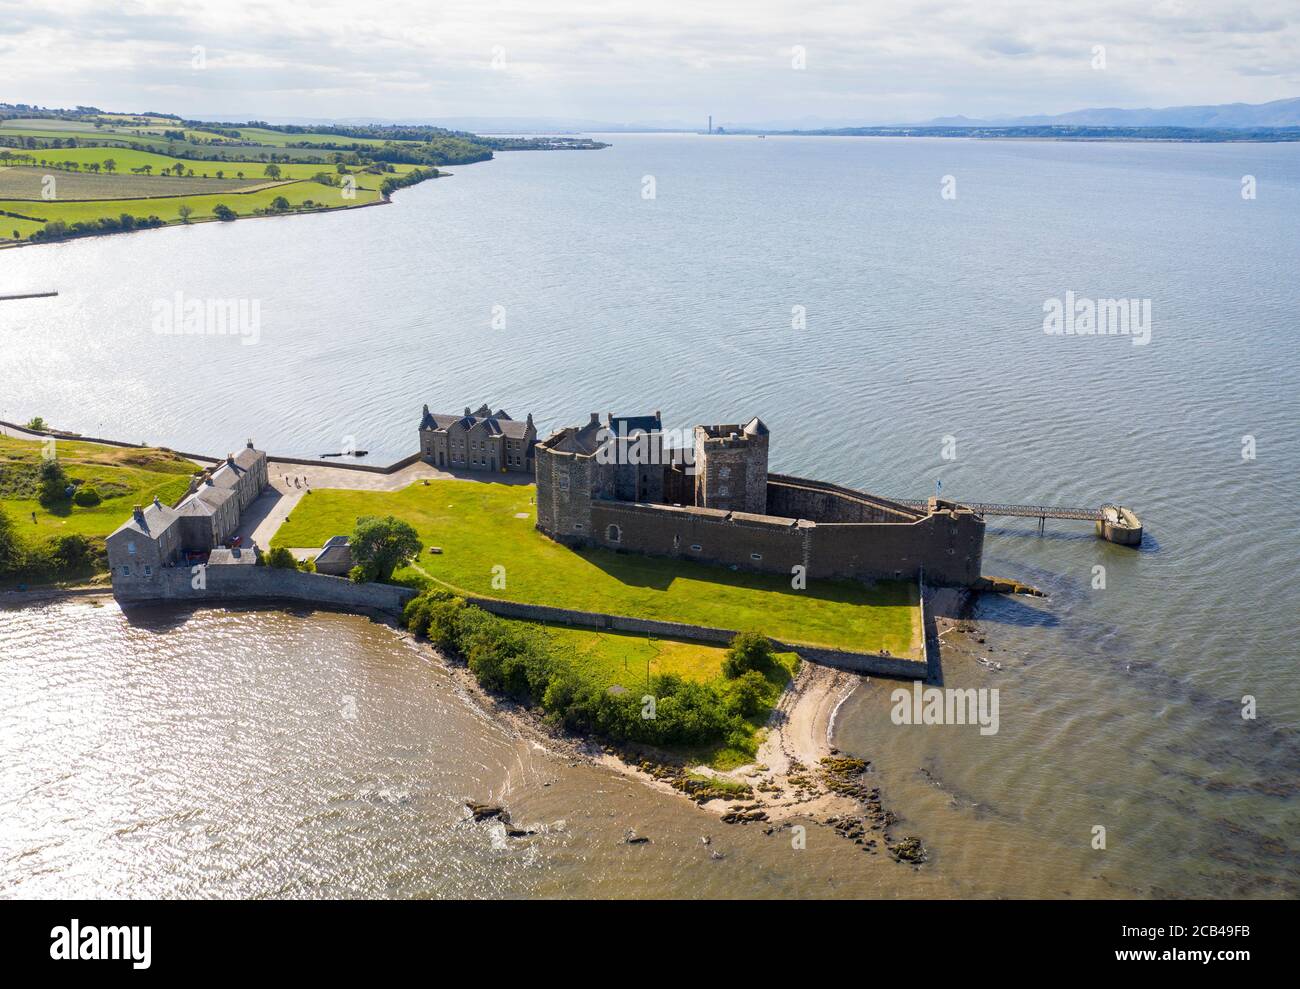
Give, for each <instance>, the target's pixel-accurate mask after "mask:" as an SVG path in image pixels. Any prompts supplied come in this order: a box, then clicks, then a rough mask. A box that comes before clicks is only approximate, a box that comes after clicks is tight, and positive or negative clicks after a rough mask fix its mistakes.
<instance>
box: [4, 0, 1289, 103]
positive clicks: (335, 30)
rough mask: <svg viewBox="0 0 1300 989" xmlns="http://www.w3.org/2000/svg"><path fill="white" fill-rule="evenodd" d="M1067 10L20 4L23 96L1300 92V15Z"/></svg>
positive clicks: (1147, 6)
mask: <svg viewBox="0 0 1300 989" xmlns="http://www.w3.org/2000/svg"><path fill="white" fill-rule="evenodd" d="M1046 6H1047V5H1043V4H1033V3H1021V2H1014V0H986V2H968V3H960V4H951V3H935V2H923V0H912V2H907V0H902V2H888V3H886V2H878V0H877V2H866V3H863V2H860V0H859V2H839V0H812V2H803V3H798V2H794V0H785V2H773V0H750V2H743V3H742V2H712V3H709V2H699V0H696V2H690V3H686V2H680V0H663V2H658V3H653V4H650V3H645V2H644V0H637V2H630V0H604V2H599V3H596V2H590V3H588V2H575V0H548V2H545V3H541V2H536V0H532V2H515V0H502V2H496V3H493V2H482V0H443V2H441V3H438V4H435V5H429V4H427V3H424V2H411V0H391V2H385V3H383V4H379V5H366V4H359V3H355V2H336V0H327V2H323V3H320V2H312V3H306V2H303V0H285V2H282V3H275V4H268V3H255V2H244V0H216V2H195V0H172V2H159V0H130V2H121V3H117V4H115V5H114V4H105V3H102V2H89V0H0V52H3V57H4V65H5V75H6V78H7V79H8V81H9V86H10V87H12V88H11V89H10V90H9V91H8V92H6V93H5V94H3V98H4V99H7V100H9V101H14V102H31V103H40V104H44V105H70V104H76V103H83V104H85V103H93V104H96V105H101V106H105V107H113V108H122V109H161V110H172V111H174V112H178V113H182V114H185V115H190V116H202V115H204V114H220V113H251V114H256V115H260V116H290V115H297V116H305V117H353V116H374V117H390V118H391V117H436V116H460V115H479V116H487V115H498V114H499V115H511V116H527V115H536V116H552V117H554V116H561V115H563V116H573V117H585V118H593V119H603V120H611V121H626V120H648V119H653V118H675V119H690V120H695V119H698V118H701V117H702V116H703V115H704V114H705V113H708V112H713V114H714V116H715V118H716V119H719V120H725V121H733V122H743V121H757V120H770V119H794V118H802V117H819V118H823V119H830V120H836V119H838V120H853V121H858V122H863V123H871V122H881V121H890V120H915V119H923V118H927V117H931V116H936V115H946V114H954V113H965V114H967V115H970V116H982V115H995V114H1005V113H1036V112H1058V111H1062V110H1068V109H1074V108H1078V107H1083V106H1096V105H1130V106H1140V105H1167V104H1175V103H1218V102H1231V101H1236V100H1241V101H1245V102H1263V101H1265V100H1270V99H1280V98H1283V97H1288V96H1294V95H1296V94H1297V93H1298V92H1300V16H1293V17H1291V18H1288V17H1286V16H1284V15H1283V14H1282V13H1278V12H1269V13H1261V12H1256V11H1254V10H1252V9H1251V8H1250V7H1249V6H1247V5H1244V4H1242V3H1238V2H1213V0H1210V2H1203V3H1195V2H1191V0H1157V2H1156V3H1154V4H1152V3H1151V2H1150V0H1145V2H1143V0H1103V2H1100V3H1096V4H1091V5H1089V6H1087V7H1084V6H1082V5H1065V4H1062V5H1053V8H1052V9H1050V10H1049V9H1045V8H1046ZM196 44H198V45H203V46H204V48H205V49H206V51H207V57H208V62H207V68H206V69H204V70H202V71H195V70H193V69H191V67H190V52H191V48H192V46H194V45H196ZM794 45H802V46H804V47H805V48H806V50H807V53H808V61H807V69H806V70H805V71H803V72H796V71H794V70H792V69H791V67H790V56H789V53H790V49H791V48H792V46H794ZM1094 45H1105V46H1106V49H1107V66H1106V69H1105V70H1104V71H1095V70H1093V69H1092V68H1091V65H1090V59H1091V54H1092V48H1093V46H1094ZM494 50H496V51H504V67H500V68H494V67H493V65H492V58H493V53H494Z"/></svg>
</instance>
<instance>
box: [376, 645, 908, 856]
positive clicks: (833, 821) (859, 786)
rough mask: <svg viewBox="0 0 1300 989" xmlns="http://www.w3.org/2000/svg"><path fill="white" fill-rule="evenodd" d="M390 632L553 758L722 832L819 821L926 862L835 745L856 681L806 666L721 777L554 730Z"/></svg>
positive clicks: (499, 810)
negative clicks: (684, 807) (628, 784)
mask: <svg viewBox="0 0 1300 989" xmlns="http://www.w3.org/2000/svg"><path fill="white" fill-rule="evenodd" d="M389 624H390V625H391V627H392V628H393V629H394V631H396V632H397V633H398V634H399V635H401V636H402V638H403V639H404V640H406V642H407V643H408V644H409V645H410V646H411V647H412V648H413V649H416V650H417V651H419V652H421V653H424V654H426V655H428V656H430V657H432V658H433V659H434V661H435V662H437V663H438V665H439V666H440V667H441V668H442V669H443V670H445V671H446V672H447V673H449V674H450V675H451V676H452V678H453V679H454V680H455V682H456V683H457V685H458V686H459V687H460V688H461V689H462V691H463V692H464V693H465V694H466V695H467V696H468V697H469V698H471V699H472V700H473V701H474V702H475V703H476V704H478V705H479V706H480V707H481V708H483V709H484V710H487V711H491V712H492V714H493V717H494V719H495V720H497V721H498V722H499V723H500V722H504V723H505V724H506V725H508V726H509V728H510V729H511V730H512V731H513V732H515V733H516V734H517V735H518V736H519V737H521V738H525V739H529V740H531V741H534V742H537V743H539V744H541V745H543V747H545V748H546V749H548V750H550V751H551V752H552V753H554V754H557V755H560V756H561V757H567V758H569V759H573V760H581V761H584V762H588V763H594V764H596V765H601V766H604V767H606V768H608V769H611V770H613V771H615V772H617V773H620V774H622V775H624V776H628V777H631V778H633V779H636V780H638V781H640V782H642V783H644V784H645V785H647V786H650V787H652V788H654V789H657V790H659V791H660V792H662V793H667V794H673V795H675V796H677V797H682V798H685V799H687V800H690V801H691V802H692V803H694V804H695V805H696V806H697V807H699V808H700V809H701V810H703V811H705V812H706V813H709V814H712V815H714V816H716V817H717V818H718V819H719V820H720V821H721V822H722V823H724V824H733V825H742V826H743V825H751V824H759V825H763V831H764V833H765V834H776V833H778V832H782V831H792V830H793V829H794V828H795V827H796V826H800V825H806V824H811V823H816V824H821V825H824V826H826V827H828V828H830V829H831V830H833V831H835V832H836V833H837V834H839V835H840V836H841V837H843V838H844V839H846V840H848V841H851V842H853V843H854V844H855V845H858V846H860V847H861V848H862V849H863V851H865V852H867V853H869V854H871V855H876V854H878V853H879V852H881V851H885V852H887V853H888V855H889V857H890V858H891V859H893V860H894V861H896V862H902V863H906V864H910V865H915V866H919V865H920V864H922V863H923V862H925V861H926V859H927V858H928V853H927V852H926V850H925V846H924V843H923V842H922V841H921V839H920V838H918V837H916V836H914V835H909V836H901V837H896V836H895V835H893V834H892V830H891V829H892V828H893V827H894V826H895V825H896V824H897V823H898V818H897V816H896V815H895V814H894V813H893V812H892V811H889V810H887V809H886V808H885V807H884V806H883V804H882V803H881V798H880V789H879V787H876V786H872V785H871V781H870V777H871V772H872V767H871V763H870V762H869V761H866V760H861V759H852V758H848V757H846V756H843V755H842V754H841V753H840V752H839V750H837V749H835V748H833V747H832V746H831V744H830V740H829V739H830V728H831V725H832V721H833V717H834V714H835V711H836V710H837V709H838V708H839V706H840V704H841V703H842V702H843V701H844V699H845V698H847V697H848V695H849V694H850V693H852V691H853V690H854V688H856V687H857V686H858V684H859V683H861V682H862V680H863V679H864V678H862V677H860V676H859V675H857V674H854V673H847V672H844V671H840V670H833V669H829V668H826V667H821V666H816V665H815V664H812V663H807V662H805V663H802V664H801V665H800V669H799V673H798V675H797V676H796V677H795V679H794V680H793V681H792V682H791V684H790V685H789V686H788V687H787V688H786V691H785V693H784V694H783V695H782V697H781V699H780V701H779V702H778V704H777V706H776V708H774V710H773V712H772V717H771V719H770V721H769V724H768V729H767V736H766V738H765V739H764V741H763V743H762V745H761V746H760V748H759V752H758V756H757V759H756V761H755V762H753V763H750V764H748V765H745V766H741V767H738V768H737V769H734V770H730V771H728V772H720V771H717V770H712V769H709V768H708V767H704V766H692V765H688V764H685V763H683V762H681V761H678V760H675V759H672V758H670V757H668V756H666V755H663V754H659V755H657V757H656V754H654V753H634V752H630V751H620V750H618V749H616V748H614V747H612V746H609V745H602V744H600V743H599V742H596V741H593V740H591V739H585V738H580V737H575V736H571V735H566V734H563V733H561V732H558V731H555V730H553V729H551V728H550V727H548V726H547V725H545V724H544V723H543V722H542V721H541V720H540V719H539V718H538V717H537V716H536V715H535V714H534V713H533V712H532V711H531V710H529V709H528V708H526V707H523V706H521V705H519V704H516V703H515V702H513V701H509V700H505V699H502V698H500V697H497V696H495V695H493V694H490V693H488V692H487V691H485V690H484V689H483V688H482V687H481V686H479V684H478V681H477V679H476V678H475V677H474V675H473V674H472V673H471V672H470V670H469V667H468V666H467V665H466V664H464V663H463V662H460V661H458V660H455V659H452V658H451V657H448V656H446V655H444V654H442V653H441V652H439V651H438V650H437V649H435V648H434V647H432V646H431V645H430V644H429V643H427V642H425V641H422V640H417V639H415V638H414V637H413V636H411V635H410V634H409V633H407V632H406V631H405V630H403V629H401V628H400V627H399V626H398V625H397V624H396V623H389ZM466 806H467V807H468V808H469V809H470V813H471V815H473V816H476V817H477V816H479V815H480V814H481V813H482V812H483V809H484V808H486V809H488V810H490V811H492V812H493V813H491V814H489V815H488V816H493V817H496V816H501V815H505V817H506V819H508V811H506V809H505V808H504V807H497V806H495V805H483V804H478V803H476V802H475V801H474V800H473V799H469V798H467V800H466ZM475 808H478V810H475ZM630 833H631V834H632V835H633V836H634V837H633V838H632V839H628V840H635V841H637V842H643V841H646V840H649V839H647V838H646V837H645V836H640V835H636V834H635V832H630ZM507 834H508V836H511V837H522V836H524V835H523V833H522V832H521V833H518V834H513V835H512V834H510V832H509V830H508V831H507Z"/></svg>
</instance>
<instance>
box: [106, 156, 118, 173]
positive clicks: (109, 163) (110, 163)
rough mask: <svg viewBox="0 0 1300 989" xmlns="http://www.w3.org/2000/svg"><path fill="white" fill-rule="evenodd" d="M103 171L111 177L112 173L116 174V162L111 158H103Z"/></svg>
mask: <svg viewBox="0 0 1300 989" xmlns="http://www.w3.org/2000/svg"><path fill="white" fill-rule="evenodd" d="M104 171H106V172H108V174H110V175H112V174H113V173H114V172H116V171H117V161H116V160H114V159H112V158H105V159H104Z"/></svg>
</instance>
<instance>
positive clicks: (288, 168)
mask: <svg viewBox="0 0 1300 989" xmlns="http://www.w3.org/2000/svg"><path fill="white" fill-rule="evenodd" d="M3 133H4V132H3V131H0V135H3ZM3 150H5V149H3V148H0V151H3ZM8 150H9V152H10V153H11V154H13V155H30V156H31V157H32V158H34V159H35V160H36V162H37V163H38V167H39V163H40V162H42V161H45V162H50V163H56V162H66V161H75V162H77V163H78V164H79V165H81V167H83V168H84V167H85V166H86V164H87V163H89V162H98V163H99V164H100V165H103V163H104V162H105V161H107V160H108V159H110V158H111V159H112V160H113V161H115V162H116V163H117V174H119V175H121V174H123V173H125V174H126V175H127V176H128V177H131V178H134V177H135V176H133V175H132V174H131V169H133V168H141V167H142V166H144V165H151V166H153V170H154V174H155V175H157V174H158V173H159V172H161V171H162V170H163V169H164V168H173V167H175V165H177V164H178V163H179V164H181V165H183V166H184V167H185V169H186V170H187V171H188V170H189V169H191V168H192V169H194V174H195V176H203V175H204V174H206V175H207V176H208V177H209V178H215V176H216V174H217V172H224V173H225V176H226V178H227V179H233V178H235V177H236V176H237V174H238V173H239V172H243V173H244V177H245V178H246V179H264V180H265V179H266V175H265V172H266V166H267V164H268V162H265V161H237V160H235V159H192V158H175V157H173V156H171V155H166V154H158V153H157V152H154V151H137V150H135V149H133V148H112V147H94V148H30V149H27V148H9V149H8ZM199 150H202V149H199ZM246 150H247V151H249V152H250V153H255V152H256V151H257V149H256V148H247V149H246ZM0 163H2V162H0ZM275 164H276V166H277V167H278V168H279V169H280V176H281V178H285V179H309V178H311V177H312V176H313V175H315V174H316V173H317V172H333V171H334V169H335V166H334V165H328V164H320V163H298V162H275ZM416 167H418V166H415V165H405V164H400V165H399V164H395V165H393V169H394V172H393V173H391V174H395V175H405V174H406V173H407V172H409V171H411V169H413V168H416ZM351 170H352V171H354V172H356V173H357V181H358V183H359V184H361V185H374V186H375V187H378V185H379V183H380V182H381V181H383V177H382V176H379V175H372V174H369V173H367V172H365V171H364V170H362V169H356V168H353V169H351Z"/></svg>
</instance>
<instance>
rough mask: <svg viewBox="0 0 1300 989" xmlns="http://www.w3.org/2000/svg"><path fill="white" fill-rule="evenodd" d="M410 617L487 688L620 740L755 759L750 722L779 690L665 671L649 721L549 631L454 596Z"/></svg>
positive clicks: (439, 594) (413, 610)
mask: <svg viewBox="0 0 1300 989" xmlns="http://www.w3.org/2000/svg"><path fill="white" fill-rule="evenodd" d="M402 617H403V621H404V623H405V625H406V627H407V628H408V629H410V630H411V631H412V632H413V633H414V634H416V635H419V636H423V637H426V638H428V639H429V640H430V641H431V642H433V643H435V644H436V645H437V646H438V647H439V648H441V649H445V650H448V651H453V652H455V653H458V654H459V655H460V656H461V657H463V658H464V659H465V661H466V662H467V663H468V664H469V668H470V671H471V672H473V674H474V676H475V678H476V679H477V680H478V682H479V684H480V685H481V686H482V687H483V688H484V689H486V690H489V691H492V692H493V693H497V694H503V695H505V696H507V697H510V698H512V699H513V700H516V701H519V702H520V703H523V704H528V705H530V706H533V707H538V708H541V710H542V711H543V713H544V715H545V717H546V719H547V720H548V721H549V722H550V723H551V724H553V725H557V726H560V727H563V728H566V729H568V730H570V731H577V732H583V733H589V734H594V735H598V736H601V737H604V738H607V739H610V740H611V741H616V742H639V743H643V744H648V745H658V746H668V747H683V746H690V747H697V746H706V745H715V744H720V743H724V742H725V743H727V744H728V745H729V746H731V747H733V748H737V749H740V750H741V751H745V752H749V753H751V754H752V752H753V750H754V742H753V738H752V734H751V732H750V730H749V727H748V725H746V724H745V722H744V718H745V717H746V716H748V715H750V714H752V713H756V712H757V711H758V710H759V709H760V708H761V705H762V703H763V702H765V701H766V700H767V699H768V698H769V697H770V694H771V691H772V690H773V689H775V688H773V687H772V686H771V685H770V684H769V683H768V681H767V680H766V679H765V678H764V677H763V676H762V675H761V674H759V673H754V674H753V677H752V678H750V677H742V678H741V679H740V680H738V681H737V683H736V684H734V685H730V686H728V688H727V694H726V696H724V695H723V693H722V692H721V691H719V690H718V689H717V688H716V687H714V686H712V685H709V684H703V683H696V682H694V681H691V680H683V679H682V678H681V677H679V676H675V675H671V674H665V675H662V676H658V677H655V678H654V679H653V680H651V682H650V687H649V689H648V691H647V693H648V694H649V695H650V696H651V697H653V698H654V716H653V717H646V716H645V711H646V709H647V705H646V704H645V701H644V699H643V698H642V696H641V695H640V694H638V693H632V692H630V691H622V692H617V691H615V692H611V691H608V690H605V689H603V688H601V687H600V686H598V685H596V684H592V683H590V682H588V681H587V680H586V679H584V678H583V677H582V675H581V674H580V673H579V668H578V662H577V657H576V654H575V653H574V652H573V650H572V648H571V647H566V646H563V645H560V644H559V643H557V642H556V641H555V640H554V639H552V638H551V636H549V635H548V634H547V633H546V632H545V630H544V629H543V628H542V627H541V626H538V625H533V624H530V623H527V622H516V621H510V620H509V619H505V618H498V617H497V616H496V615H493V614H490V613H489V612H487V611H484V610H483V609H482V608H477V607H474V606H471V605H467V604H466V603H465V601H464V600H463V599H462V598H458V597H455V596H453V595H452V594H450V593H449V592H447V591H426V592H425V593H424V594H421V595H419V596H418V597H416V598H413V599H412V600H411V601H409V602H408V603H407V605H406V607H405V609H404V611H403V616H402ZM763 642H764V643H766V642H767V640H766V639H763ZM755 678H756V679H755ZM756 697H757V698H758V700H757V701H755V698H756Z"/></svg>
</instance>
